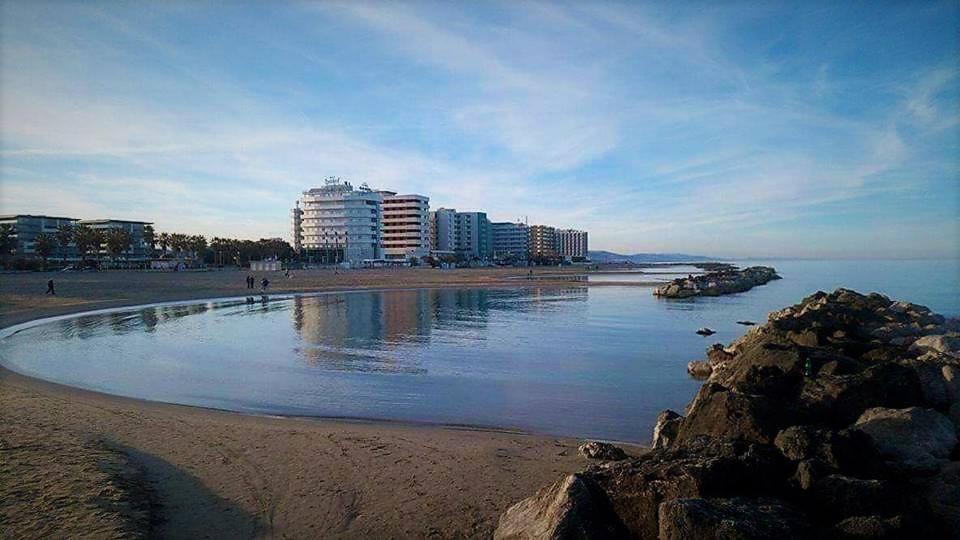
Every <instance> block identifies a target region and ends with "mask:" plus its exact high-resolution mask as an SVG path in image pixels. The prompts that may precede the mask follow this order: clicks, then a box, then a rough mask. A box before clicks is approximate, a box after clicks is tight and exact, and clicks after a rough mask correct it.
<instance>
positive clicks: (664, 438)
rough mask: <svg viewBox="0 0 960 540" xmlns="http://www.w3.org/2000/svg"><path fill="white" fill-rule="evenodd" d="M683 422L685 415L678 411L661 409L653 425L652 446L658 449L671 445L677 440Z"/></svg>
mask: <svg viewBox="0 0 960 540" xmlns="http://www.w3.org/2000/svg"><path fill="white" fill-rule="evenodd" d="M682 422H683V417H682V416H680V415H679V414H677V413H676V412H674V411H671V410H670V409H666V410H663V411H660V414H658V415H657V423H656V425H655V426H654V427H653V443H652V444H651V445H650V447H651V448H653V449H654V450H656V449H658V448H666V447H668V446H670V445H671V444H672V443H673V441H675V440H676V438H677V433H678V432H679V431H680V424H681V423H682Z"/></svg>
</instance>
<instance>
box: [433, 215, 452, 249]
mask: <svg viewBox="0 0 960 540" xmlns="http://www.w3.org/2000/svg"><path fill="white" fill-rule="evenodd" d="M430 227H431V230H430V252H431V253H433V254H435V255H453V254H454V253H456V251H457V211H456V210H454V209H452V208H438V209H436V210H435V211H433V212H430Z"/></svg>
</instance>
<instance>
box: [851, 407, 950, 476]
mask: <svg viewBox="0 0 960 540" xmlns="http://www.w3.org/2000/svg"><path fill="white" fill-rule="evenodd" d="M854 427H855V429H857V430H859V431H861V432H863V433H865V434H866V435H867V436H868V437H869V438H870V440H871V441H872V443H873V446H874V447H875V448H876V450H877V451H878V452H879V453H880V455H881V456H882V457H883V458H885V459H887V460H888V461H890V462H892V463H893V464H894V465H895V466H896V467H898V468H903V469H904V470H907V471H913V472H922V471H931V470H936V469H937V468H938V467H939V465H940V463H941V462H943V461H945V460H946V459H947V458H949V457H950V453H951V452H952V451H953V448H954V447H955V446H956V444H957V432H956V429H955V428H954V426H953V423H952V422H950V420H949V419H948V418H947V417H945V416H944V415H942V414H940V413H938V412H937V411H934V410H932V409H924V408H920V407H910V408H907V409H886V408H883V407H876V408H873V409H868V410H867V411H866V412H864V413H863V414H862V415H861V416H860V418H859V419H858V420H857V422H856V424H855V425H854Z"/></svg>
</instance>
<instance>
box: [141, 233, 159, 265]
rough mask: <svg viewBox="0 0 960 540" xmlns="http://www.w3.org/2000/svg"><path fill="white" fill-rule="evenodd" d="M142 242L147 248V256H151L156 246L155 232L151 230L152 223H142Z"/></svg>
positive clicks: (149, 257)
mask: <svg viewBox="0 0 960 540" xmlns="http://www.w3.org/2000/svg"><path fill="white" fill-rule="evenodd" d="M143 243H144V244H146V245H147V247H148V248H149V250H148V252H147V258H148V259H152V258H153V252H154V251H155V250H156V247H157V237H156V233H155V231H154V230H153V225H144V226H143Z"/></svg>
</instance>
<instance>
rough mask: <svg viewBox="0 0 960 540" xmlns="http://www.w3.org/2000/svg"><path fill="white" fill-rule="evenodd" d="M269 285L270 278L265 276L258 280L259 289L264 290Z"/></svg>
mask: <svg viewBox="0 0 960 540" xmlns="http://www.w3.org/2000/svg"><path fill="white" fill-rule="evenodd" d="M269 286H270V280H268V279H267V278H263V279H261V280H260V290H263V291H265V290H267V287H269Z"/></svg>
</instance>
